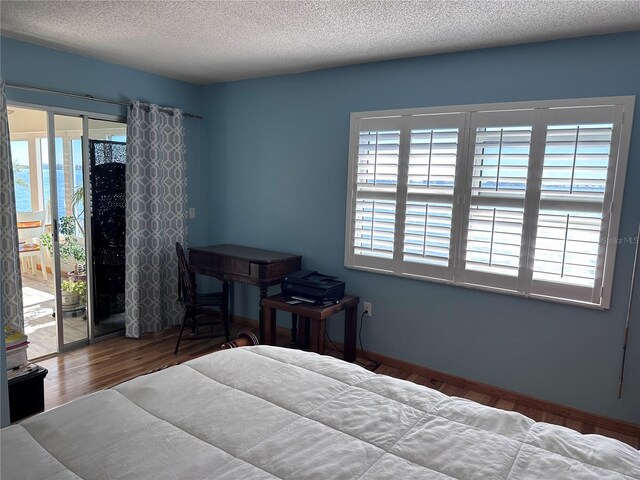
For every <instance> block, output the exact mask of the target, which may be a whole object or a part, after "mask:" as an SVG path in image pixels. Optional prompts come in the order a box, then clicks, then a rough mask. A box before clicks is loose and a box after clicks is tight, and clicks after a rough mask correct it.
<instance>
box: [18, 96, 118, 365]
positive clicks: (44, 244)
mask: <svg viewBox="0 0 640 480" xmlns="http://www.w3.org/2000/svg"><path fill="white" fill-rule="evenodd" d="M9 112H10V114H9V128H10V136H11V139H12V141H11V151H12V159H13V166H14V179H15V182H14V183H15V191H16V210H17V212H18V215H17V219H18V231H19V232H20V233H19V236H20V246H19V248H20V258H21V271H22V283H23V300H24V316H25V333H27V335H28V336H29V341H30V342H31V343H30V347H29V349H28V355H29V358H30V359H34V358H38V357H41V356H44V355H48V354H52V353H56V352H61V351H65V350H68V349H71V348H75V347H76V346H81V345H85V344H87V343H88V342H89V341H91V340H93V339H96V338H98V337H100V336H104V335H107V334H113V333H114V332H119V331H122V330H124V300H123V297H122V312H120V311H119V310H118V308H115V307H114V308H112V309H111V310H110V312H109V315H104V312H103V313H102V314H100V315H96V310H95V309H96V301H95V299H96V296H97V295H99V294H101V292H100V289H102V290H105V289H111V290H113V288H112V285H111V283H112V282H110V281H109V280H113V275H111V276H110V277H109V276H108V275H107V281H106V282H105V281H103V282H102V283H101V284H100V283H96V281H95V278H96V276H97V275H99V274H101V273H102V274H103V273H104V265H102V264H97V265H96V264H95V262H94V261H93V257H94V255H93V254H94V249H93V248H92V245H93V237H92V230H97V231H100V228H98V229H92V223H93V220H94V217H93V216H92V215H91V212H92V210H91V204H92V203H91V202H98V203H100V202H101V205H102V207H101V208H102V210H103V211H104V210H105V208H107V209H108V207H109V205H112V204H113V199H114V198H115V197H117V196H120V197H121V198H122V202H121V203H122V208H121V209H116V210H117V213H116V214H113V215H112V218H111V219H110V221H111V223H112V224H113V222H121V223H122V225H124V190H123V191H121V192H114V191H112V190H109V189H107V190H105V189H104V188H103V190H102V191H101V193H100V196H99V197H95V195H93V189H92V185H93V184H95V182H92V178H91V176H90V175H91V169H90V157H89V153H90V145H91V143H92V142H94V141H95V140H100V141H102V142H103V143H105V144H109V143H111V144H114V145H117V146H118V148H119V149H120V150H121V152H122V156H123V157H124V145H125V143H124V141H125V140H126V125H125V123H124V122H122V121H116V119H115V118H112V119H111V118H104V119H94V118H89V116H88V115H86V114H82V113H76V112H53V111H46V110H42V109H36V108H22V107H17V106H10V108H9ZM122 162H123V163H124V159H123V160H122ZM122 173H123V175H124V172H122ZM103 177H104V172H103ZM122 182H123V185H124V176H122ZM107 197H108V198H110V201H105V198H107ZM103 230H104V229H103ZM121 230H122V232H121V233H124V228H122V229H121ZM107 240H108V241H111V240H112V239H109V238H107ZM118 246H119V244H118ZM111 253H112V254H113V255H116V253H117V255H121V257H122V259H124V245H123V244H122V249H121V252H120V251H116V250H114V249H113V248H112V249H111ZM117 255H116V256H117ZM122 267H124V265H122ZM112 270H113V269H112ZM102 277H103V279H104V278H105V275H104V274H103V275H102ZM122 280H123V281H124V278H123V279H122ZM103 293H104V292H103ZM113 298H117V299H119V297H117V295H116V296H114V297H113ZM116 307H117V306H116ZM111 317H114V318H111Z"/></svg>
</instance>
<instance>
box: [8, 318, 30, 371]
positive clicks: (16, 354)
mask: <svg viewBox="0 0 640 480" xmlns="http://www.w3.org/2000/svg"><path fill="white" fill-rule="evenodd" d="M4 341H5V347H6V349H7V370H11V369H12V368H17V367H20V366H21V365H26V364H27V347H28V346H29V341H28V338H27V336H26V335H25V334H24V333H22V332H18V331H17V330H14V329H13V328H11V327H9V326H5V327H4Z"/></svg>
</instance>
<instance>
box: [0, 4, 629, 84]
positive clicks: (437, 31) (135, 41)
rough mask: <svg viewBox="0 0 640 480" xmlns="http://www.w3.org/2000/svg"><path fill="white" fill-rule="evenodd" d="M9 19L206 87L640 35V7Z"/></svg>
mask: <svg viewBox="0 0 640 480" xmlns="http://www.w3.org/2000/svg"><path fill="white" fill-rule="evenodd" d="M0 19H1V33H2V35H6V36H9V37H13V38H18V39H21V40H26V41H29V42H33V43H38V44H41V45H45V46H49V47H53V48H56V49H59V50H64V51H69V52H74V53H79V54H81V55H86V56H90V57H95V58H99V59H101V60H106V61H109V62H113V63H118V64H121V65H126V66H130V67H134V68H138V69H141V70H146V71H149V72H154V73H158V74H160V75H165V76H168V77H172V78H177V79H181V80H185V81H188V82H193V83H198V84H204V83H214V82H221V81H227V80H238V79H243V78H251V77H260V76H266V75H274V74H281V73H295V72H303V71H308V70H315V69H319V68H326V67H333V66H339V65H347V64H353V63H363V62H370V61H375V60H383V59H391V58H402V57H411V56H417V55H427V54H434V53H443V52H452V51H459V50H469V49H475V48H482V47H491V46H500V45H512V44H518V43H527V42H534V41H543V40H552V39H558V38H567V37H578V36H584V35H592V34H603V33H612V32H622V31H628V30H640V1H638V0H482V1H480V0H460V1H456V0H424V1H394V0H383V1H369V0H364V1H359V0H348V1H269V0H265V1H240V0H239V1H218V0H213V1H2V2H1V3H0Z"/></svg>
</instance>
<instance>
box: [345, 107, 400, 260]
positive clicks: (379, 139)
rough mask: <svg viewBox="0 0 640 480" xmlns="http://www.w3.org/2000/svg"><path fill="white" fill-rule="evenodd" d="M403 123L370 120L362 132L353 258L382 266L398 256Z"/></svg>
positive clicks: (359, 140)
mask: <svg viewBox="0 0 640 480" xmlns="http://www.w3.org/2000/svg"><path fill="white" fill-rule="evenodd" d="M400 121H401V119H400V118H383V119H366V120H363V121H362V122H361V124H360V128H359V132H358V143H357V149H358V153H357V168H356V174H355V180H356V182H355V208H354V217H353V218H354V225H353V231H354V236H353V244H352V245H353V254H354V255H358V256H366V257H372V258H374V259H378V260H379V261H378V262H373V260H372V264H375V265H378V266H384V265H385V262H384V260H391V259H393V255H394V237H395V228H396V225H395V224H396V221H395V218H396V196H397V188H398V165H399V159H400Z"/></svg>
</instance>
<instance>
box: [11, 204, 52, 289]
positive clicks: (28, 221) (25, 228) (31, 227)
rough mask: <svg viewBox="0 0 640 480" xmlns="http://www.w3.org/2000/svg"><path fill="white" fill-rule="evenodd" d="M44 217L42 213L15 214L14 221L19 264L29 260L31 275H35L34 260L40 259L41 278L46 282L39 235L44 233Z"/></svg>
mask: <svg viewBox="0 0 640 480" xmlns="http://www.w3.org/2000/svg"><path fill="white" fill-rule="evenodd" d="M44 216H45V213H44V211H40V212H17V214H16V220H17V224H18V241H19V244H18V251H19V253H20V262H21V263H23V264H24V262H25V261H26V260H30V261H31V273H32V274H33V275H35V274H36V258H40V265H41V266H42V276H43V277H44V279H45V280H46V279H47V267H46V265H45V256H44V248H43V246H42V242H41V240H40V235H42V234H43V233H44ZM24 266H26V265H23V267H24ZM23 271H24V270H23Z"/></svg>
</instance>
